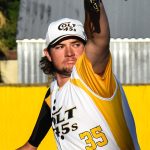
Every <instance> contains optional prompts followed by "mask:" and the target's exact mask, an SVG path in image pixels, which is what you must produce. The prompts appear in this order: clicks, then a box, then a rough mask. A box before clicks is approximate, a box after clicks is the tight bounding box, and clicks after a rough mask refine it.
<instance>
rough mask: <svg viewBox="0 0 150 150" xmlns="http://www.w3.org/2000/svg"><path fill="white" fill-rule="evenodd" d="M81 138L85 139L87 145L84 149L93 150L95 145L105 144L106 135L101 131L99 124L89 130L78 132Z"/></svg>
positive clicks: (106, 141)
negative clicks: (96, 140)
mask: <svg viewBox="0 0 150 150" xmlns="http://www.w3.org/2000/svg"><path fill="white" fill-rule="evenodd" d="M79 137H80V139H81V140H85V143H86V145H87V146H85V149H86V150H91V149H93V150H95V149H96V148H97V147H103V146H105V145H107V143H108V139H107V137H106V135H105V134H104V133H103V132H102V128H101V127H100V126H97V127H94V128H92V129H90V131H85V132H83V133H80V134H79ZM95 139H98V142H95Z"/></svg>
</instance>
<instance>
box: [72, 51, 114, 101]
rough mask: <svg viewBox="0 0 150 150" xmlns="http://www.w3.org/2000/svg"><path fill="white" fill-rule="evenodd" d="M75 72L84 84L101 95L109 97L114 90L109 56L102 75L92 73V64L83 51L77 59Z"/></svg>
mask: <svg viewBox="0 0 150 150" xmlns="http://www.w3.org/2000/svg"><path fill="white" fill-rule="evenodd" d="M75 66H76V69H77V73H78V74H79V76H80V77H81V79H82V80H83V81H84V82H85V84H86V85H87V86H88V87H90V88H91V90H92V91H94V92H95V93H96V94H98V95H101V96H102V97H105V98H108V97H111V96H112V95H113V93H114V91H115V88H116V83H115V80H114V76H113V73H112V58H111V54H110V56H109V60H108V64H107V66H106V69H105V72H104V74H103V75H102V76H100V75H98V74H96V73H94V71H93V68H92V65H91V63H90V61H89V60H88V58H87V56H86V54H85V53H83V54H82V56H81V57H80V58H79V59H78V61H77V63H76V65H75Z"/></svg>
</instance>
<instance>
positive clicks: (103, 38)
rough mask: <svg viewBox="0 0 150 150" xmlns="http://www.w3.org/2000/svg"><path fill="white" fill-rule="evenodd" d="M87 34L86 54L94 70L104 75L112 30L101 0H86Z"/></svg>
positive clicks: (85, 26) (85, 24)
mask: <svg viewBox="0 0 150 150" xmlns="http://www.w3.org/2000/svg"><path fill="white" fill-rule="evenodd" d="M84 7H85V23H84V28H85V32H86V35H87V39H88V41H87V44H86V49H85V51H86V55H87V57H88V58H89V60H90V61H91V64H92V66H93V69H94V72H95V73H97V74H100V75H102V74H103V72H104V71H105V68H106V65H107V62H108V58H109V52H110V51H109V42H110V30H109V23H108V19H107V16H106V12H105V9H104V6H103V3H102V1H101V0H84Z"/></svg>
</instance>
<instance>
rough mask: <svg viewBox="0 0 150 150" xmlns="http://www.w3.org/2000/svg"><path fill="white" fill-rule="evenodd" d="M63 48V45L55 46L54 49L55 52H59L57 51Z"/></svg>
mask: <svg viewBox="0 0 150 150" xmlns="http://www.w3.org/2000/svg"><path fill="white" fill-rule="evenodd" d="M63 47H64V46H63V45H57V46H55V47H54V48H55V49H56V50H59V49H62V48H63Z"/></svg>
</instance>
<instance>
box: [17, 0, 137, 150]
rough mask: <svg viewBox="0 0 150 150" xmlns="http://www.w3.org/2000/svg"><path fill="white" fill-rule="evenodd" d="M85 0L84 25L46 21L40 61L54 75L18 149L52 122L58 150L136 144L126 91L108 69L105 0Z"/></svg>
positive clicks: (109, 149)
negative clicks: (26, 136) (37, 115)
mask: <svg viewBox="0 0 150 150" xmlns="http://www.w3.org/2000/svg"><path fill="white" fill-rule="evenodd" d="M84 6H85V23H84V27H83V25H82V23H81V22H80V21H78V20H74V19H70V18H63V19H60V20H57V21H55V22H52V23H51V24H50V25H49V27H48V30H47V34H46V43H47V48H46V49H45V50H44V53H45V57H43V58H42V59H41V62H40V65H41V69H42V70H43V72H44V73H46V74H51V75H53V76H54V80H53V81H52V83H51V85H50V88H49V89H48V91H47V94H46V96H45V99H44V102H43V105H42V108H41V111H40V114H39V117H38V120H37V122H36V125H35V127H34V130H33V132H32V135H31V137H30V138H29V140H28V142H27V143H26V144H24V145H23V146H22V147H20V148H19V149H18V150H36V149H37V148H38V145H39V144H40V142H41V141H42V139H43V138H44V137H45V135H46V133H47V132H48V130H49V129H50V128H51V127H52V129H53V131H54V135H55V139H56V143H57V148H58V150H139V149H140V148H139V144H138V141H137V136H136V130H135V124H134V120H133V117H132V114H131V111H130V108H129V106H128V103H127V100H126V97H125V94H124V91H123V89H122V87H121V84H120V83H119V81H118V80H117V78H116V77H115V75H114V74H113V72H112V57H111V53H110V50H109V42H110V31H109V25H108V20H107V16H106V13H105V10H104V6H103V3H102V1H101V0H84ZM49 149H50V148H49Z"/></svg>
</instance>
